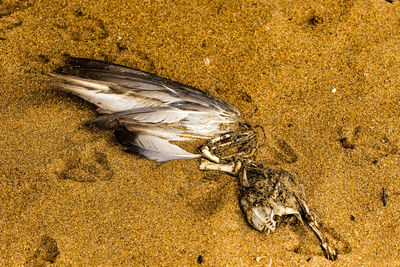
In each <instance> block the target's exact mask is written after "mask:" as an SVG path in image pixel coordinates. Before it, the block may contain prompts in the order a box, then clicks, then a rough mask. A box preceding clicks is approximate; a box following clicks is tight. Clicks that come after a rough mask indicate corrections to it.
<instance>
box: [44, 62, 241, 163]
mask: <svg viewBox="0 0 400 267" xmlns="http://www.w3.org/2000/svg"><path fill="white" fill-rule="evenodd" d="M50 75H51V76H53V77H54V78H57V79H59V80H61V81H60V82H50V85H51V86H53V87H56V88H59V89H61V90H64V91H67V92H70V93H73V94H75V95H77V96H79V97H81V98H83V99H85V100H86V101H88V102H91V103H93V104H94V105H96V106H97V107H98V109H97V111H98V112H99V113H100V114H102V116H100V117H98V118H96V119H94V120H93V121H89V122H88V123H91V124H95V125H98V126H101V127H105V128H117V127H120V126H123V127H124V128H125V130H128V132H129V131H130V132H131V134H128V133H127V132H126V131H124V132H121V131H120V132H116V136H117V138H118V140H119V141H120V142H121V143H122V144H124V145H125V146H127V147H128V148H131V150H132V152H135V153H138V154H140V155H142V156H145V157H147V158H150V159H152V160H157V161H167V160H172V159H186V158H193V157H198V156H199V155H198V154H192V153H189V152H187V151H185V150H183V149H181V148H180V147H179V146H177V145H174V144H171V143H170V142H169V141H180V140H188V139H194V138H211V137H213V136H215V135H218V134H221V133H223V132H226V131H229V128H230V127H231V126H232V125H235V124H237V123H240V122H243V121H242V119H241V118H240V115H239V112H238V111H237V110H236V109H234V108H233V107H231V106H230V105H228V104H227V103H225V102H223V101H221V100H220V99H218V98H216V97H213V96H211V95H208V94H206V93H205V92H203V91H201V90H198V89H196V88H193V87H190V86H186V85H183V84H180V83H177V82H174V81H171V80H168V79H165V78H162V77H160V76H157V75H154V74H151V73H147V72H143V71H140V70H135V69H131V68H128V67H124V66H120V65H115V64H109V63H105V62H102V61H97V60H90V59H82V58H70V60H69V62H68V64H67V65H66V66H65V67H63V68H61V69H58V70H56V71H55V72H54V73H51V74H50ZM132 147H134V148H132Z"/></svg>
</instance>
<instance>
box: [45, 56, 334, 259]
mask: <svg viewBox="0 0 400 267" xmlns="http://www.w3.org/2000/svg"><path fill="white" fill-rule="evenodd" d="M50 75H51V76H52V77H54V78H57V79H59V80H61V81H60V82H50V85H51V86H52V87H55V88H59V89H61V90H64V91H67V92H70V93H73V94H75V95H77V96H79V97H81V98H83V99H85V100H86V101H88V102H90V103H92V104H94V105H96V106H97V107H98V108H97V111H98V113H100V114H101V116H99V117H98V118H96V119H94V120H91V121H88V122H87V123H86V124H88V125H95V126H97V127H101V128H107V129H115V132H114V133H115V136H116V138H117V139H118V141H119V142H120V143H121V144H122V145H124V146H125V147H126V148H127V150H128V151H129V152H133V153H136V154H138V155H141V156H143V157H146V158H148V159H151V160H154V161H160V162H163V161H169V160H180V159H193V158H201V163H200V166H199V167H200V169H202V170H216V171H223V172H227V173H230V174H232V175H234V176H238V177H239V180H240V185H241V188H242V198H241V201H240V204H241V207H242V209H243V211H244V213H245V214H246V217H247V220H248V222H249V224H250V225H251V226H252V227H254V228H255V229H257V230H259V231H267V232H273V231H274V230H275V227H276V218H277V217H282V218H283V219H284V218H285V216H288V215H294V216H295V217H297V218H298V219H299V221H301V222H305V223H306V224H308V225H309V226H310V228H311V229H312V230H313V231H314V233H315V234H316V235H317V237H318V238H319V240H320V243H321V247H322V249H323V251H324V253H325V256H326V257H327V258H328V259H331V260H334V259H336V258H337V253H336V251H335V250H334V249H333V248H331V247H330V246H329V244H328V242H327V240H326V239H325V237H324V236H323V235H322V233H321V232H320V230H319V228H318V222H317V217H316V216H315V214H314V213H312V212H311V211H310V209H309V208H308V205H307V203H306V200H305V194H304V190H303V189H302V187H301V186H300V185H298V184H297V183H296V182H295V181H294V179H293V177H292V176H291V175H290V174H289V173H288V172H279V171H273V170H272V169H269V168H266V167H264V166H262V165H261V164H257V163H255V160H254V154H255V152H256V150H257V148H258V147H259V145H258V144H257V140H258V138H257V128H256V127H252V126H251V125H249V124H248V123H247V122H246V121H245V120H244V119H242V118H241V117H240V113H239V112H238V111H237V110H236V109H235V108H234V107H232V106H230V105H229V104H227V103H225V102H223V101H222V100H220V99H218V98H216V97H213V96H211V95H209V94H207V93H205V92H203V91H201V90H199V89H196V88H193V87H190V86H186V85H183V84H180V83H177V82H174V81H171V80H168V79H165V78H162V77H160V76H157V75H154V74H150V73H147V72H143V71H140V70H136V69H131V68H128V67H124V66H121V65H115V64H109V63H106V62H102V61H97V60H91V59H82V58H70V59H69V61H68V64H67V65H66V66H65V67H63V68H60V69H58V70H56V71H55V72H54V73H51V74H50ZM197 139H204V144H203V145H202V146H201V147H200V152H199V153H192V152H189V151H186V150H184V149H183V148H181V147H180V146H178V145H176V144H174V143H171V142H176V141H190V140H197Z"/></svg>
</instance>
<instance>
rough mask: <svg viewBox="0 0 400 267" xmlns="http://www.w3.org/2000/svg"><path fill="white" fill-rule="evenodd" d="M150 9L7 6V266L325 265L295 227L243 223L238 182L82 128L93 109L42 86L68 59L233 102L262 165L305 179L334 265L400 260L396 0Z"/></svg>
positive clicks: (1, 224)
mask: <svg viewBox="0 0 400 267" xmlns="http://www.w3.org/2000/svg"><path fill="white" fill-rule="evenodd" d="M121 2H123V3H121ZM135 2H136V3H135ZM148 2H151V3H144V1H106V0H99V1H78V0H76V1H48V0H42V1H34V0H21V1H11V0H2V1H0V48H1V49H0V50H1V53H0V108H1V124H0V142H1V143H0V146H1V153H0V198H1V199H0V229H1V231H0V248H1V249H0V265H7V264H15V265H17V264H23V263H26V264H27V265H35V264H36V265H37V264H47V263H51V262H54V263H55V264H59V265H66V264H72V265H77V264H84V265H122V264H130V265H138V264H139V265H194V264H198V263H201V264H204V265H224V266H225V265H226V264H229V265H230V266H237V265H241V264H242V265H253V264H254V265H257V264H259V265H268V264H270V263H271V264H272V266H279V265H288V264H290V265H297V264H302V265H303V264H305V265H330V264H331V263H330V262H329V261H327V260H326V259H325V258H324V257H323V256H322V252H321V250H320V248H319V246H318V242H317V240H316V238H315V237H314V236H313V235H312V234H311V233H310V232H309V231H308V230H306V229H305V228H303V227H302V226H301V225H300V224H297V223H295V222H294V221H293V222H290V223H287V224H285V225H282V226H281V227H279V228H278V229H277V231H276V233H274V234H272V235H268V234H265V233H264V234H262V233H259V232H257V231H255V230H253V229H252V228H250V227H249V226H248V224H247V223H246V221H245V218H244V216H243V214H242V212H241V210H240V208H239V205H238V198H239V188H238V184H237V181H236V180H235V178H234V177H230V176H228V175H223V174H218V173H203V172H200V171H198V170H197V165H198V162H197V161H196V160H191V161H185V162H169V163H165V164H158V163H153V162H150V161H147V160H145V159H141V158H139V157H136V156H134V155H131V154H128V153H125V152H123V151H122V149H121V147H120V146H118V145H117V144H116V141H115V139H114V138H113V136H112V133H111V132H107V131H98V130H97V131H96V130H94V131H90V130H88V129H86V128H84V127H82V126H81V125H82V123H83V122H84V121H85V120H88V119H92V118H94V117H95V116H96V115H95V111H94V108H93V106H91V105H89V104H87V103H85V102H83V101H82V100H80V99H78V98H77V97H74V96H71V95H69V94H66V93H63V92H59V91H55V90H53V89H51V88H49V87H48V86H47V85H46V81H49V80H50V79H51V78H50V77H49V76H47V75H46V74H47V73H48V72H50V71H51V70H53V69H55V68H57V67H59V66H61V65H62V63H63V60H64V57H63V54H68V55H72V56H77V57H87V58H95V59H101V60H108V61H112V62H116V63H119V64H124V65H128V66H131V67H134V68H139V69H142V70H145V71H149V72H152V73H156V74H159V75H161V76H164V77H167V78H171V79H173V80H176V81H179V82H182V83H185V84H188V85H192V86H195V87H197V88H200V89H203V90H204V91H206V92H208V93H210V94H213V95H215V96H217V97H219V98H221V99H223V100H225V101H227V102H229V103H231V104H233V105H235V106H236V107H238V108H239V110H240V111H241V113H242V114H243V116H244V117H245V118H246V119H247V120H248V121H249V122H251V123H252V124H254V125H256V124H259V125H261V126H262V127H263V128H264V129H265V132H266V136H267V140H268V145H267V146H265V147H264V149H263V150H261V151H259V154H258V158H259V159H260V160H261V161H263V162H264V163H266V164H269V165H273V166H275V167H280V168H284V169H286V170H289V171H290V172H291V173H293V174H294V175H295V176H296V179H297V180H298V181H299V182H301V183H302V184H304V186H305V190H306V193H307V195H308V200H309V204H310V206H311V207H313V209H314V210H315V211H316V213H317V214H319V216H320V219H321V221H322V222H323V227H324V228H325V229H326V230H327V231H328V232H329V235H330V237H331V239H332V240H333V242H334V243H335V245H336V246H337V247H338V248H339V253H340V255H339V259H338V260H337V261H336V262H335V264H337V265H358V264H364V265H374V264H376V263H387V264H388V265H396V264H400V262H399V260H398V259H399V257H400V252H399V251H400V244H399V236H400V226H399V225H400V224H399V220H400V219H399V218H400V163H399V146H400V134H399V129H400V53H399V51H400V45H399V44H400V2H399V1H397V0H394V1H393V3H390V2H389V1H384V0H374V1H352V0H349V1H279V0H278V1H148ZM282 141H285V142H286V143H287V144H288V145H289V146H290V147H291V148H292V149H293V152H294V153H295V157H294V158H295V160H288V159H287V158H285V156H283V155H282V154H279V153H277V150H275V149H274V146H275V145H274V144H276V143H278V144H279V143H280V142H282ZM383 189H384V191H385V194H384V196H385V197H384V200H385V205H386V206H384V201H383V199H382V196H383ZM257 257H261V258H258V261H259V262H257V261H256V259H257Z"/></svg>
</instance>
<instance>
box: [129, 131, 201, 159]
mask: <svg viewBox="0 0 400 267" xmlns="http://www.w3.org/2000/svg"><path fill="white" fill-rule="evenodd" d="M134 143H135V144H136V145H137V146H138V148H139V151H138V152H139V153H140V154H141V155H142V156H145V157H146V158H149V159H151V160H155V161H169V160H178V159H194V158H199V157H200V154H193V153H190V152H187V151H186V150H183V149H182V148H180V147H179V146H177V145H174V144H171V143H169V142H168V141H167V140H165V139H162V138H159V137H156V136H151V135H143V134H138V135H137V137H136V139H135V141H134Z"/></svg>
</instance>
